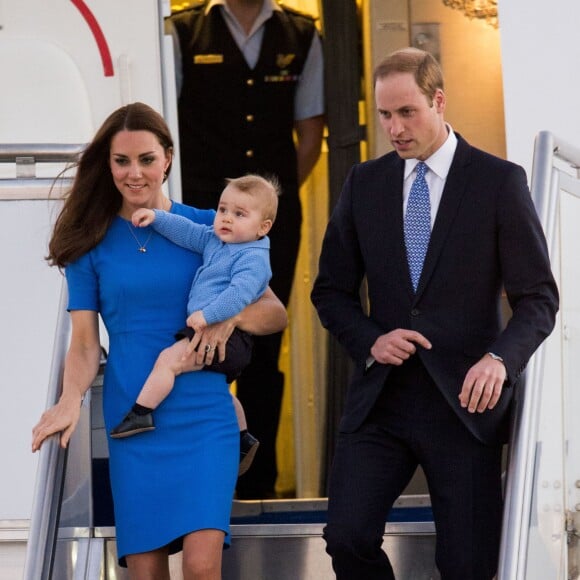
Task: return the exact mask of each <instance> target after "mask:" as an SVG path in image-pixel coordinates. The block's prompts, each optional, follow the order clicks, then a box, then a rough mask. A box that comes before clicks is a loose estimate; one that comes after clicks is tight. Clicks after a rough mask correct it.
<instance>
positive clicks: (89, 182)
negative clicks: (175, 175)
mask: <svg viewBox="0 0 580 580" xmlns="http://www.w3.org/2000/svg"><path fill="white" fill-rule="evenodd" d="M124 130H127V131H149V132H151V133H153V134H154V135H155V136H156V137H157V139H158V140H159V143H160V144H161V146H162V147H163V149H164V150H165V151H166V152H168V151H172V150H173V139H172V138H171V133H170V131H169V128H168V127H167V124H166V123H165V121H164V119H163V117H162V116H161V115H160V114H159V113H157V111H155V110H154V109H152V108H151V107H149V106H148V105H145V104H143V103H132V104H130V105H125V106H124V107H121V108H120V109H117V110H116V111H114V112H113V113H111V115H109V117H107V119H106V120H105V121H104V123H103V124H102V125H101V128H100V129H99V130H98V131H97V133H96V135H95V136H94V138H93V140H92V141H91V142H90V143H89V145H88V146H87V147H86V149H85V150H84V151H83V153H82V155H81V157H80V159H79V161H78V163H77V165H76V167H77V171H76V175H75V178H74V180H73V184H72V187H71V189H70V191H69V192H68V193H67V194H66V197H65V202H64V206H63V208H62V211H61V212H60V214H59V216H58V218H57V220H56V223H55V226H54V230H53V232H52V237H51V239H50V242H49V245H48V256H47V257H46V260H47V261H48V263H49V264H50V265H51V266H58V267H60V268H64V267H65V266H66V265H67V264H70V263H71V262H74V261H75V260H77V259H78V258H80V257H81V256H82V255H83V254H86V253H87V252H88V251H89V250H91V249H92V248H94V247H95V246H96V245H97V244H98V243H99V242H100V241H101V240H102V239H103V238H104V237H105V234H106V233H107V230H108V228H109V226H110V225H111V222H112V221H113V218H114V217H115V216H116V215H117V214H118V213H119V210H120V209H121V205H122V201H123V199H122V197H121V194H120V193H119V190H118V189H117V188H116V187H115V183H114V182H113V176H112V174H111V168H110V166H109V154H110V147H111V141H112V139H113V137H114V136H115V135H116V134H117V133H119V131H124ZM170 170H171V163H170V164H169V167H168V168H167V171H166V175H168V174H169V171H170Z"/></svg>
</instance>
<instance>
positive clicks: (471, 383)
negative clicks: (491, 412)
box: [459, 354, 507, 413]
mask: <svg viewBox="0 0 580 580" xmlns="http://www.w3.org/2000/svg"><path fill="white" fill-rule="evenodd" d="M506 378H507V371H506V368H505V365H504V364H503V363H502V362H501V361H499V360H496V359H493V358H492V357H491V356H489V355H488V354H486V355H485V356H483V357H482V358H481V360H480V361H479V362H477V363H476V364H475V365H473V366H472V367H471V368H470V369H469V371H467V374H466V375H465V380H464V381H463V386H462V387H461V393H459V401H460V403H461V406H462V407H463V408H464V409H465V408H466V407H467V410H468V411H469V412H470V413H475V411H477V412H478V413H483V412H484V411H485V410H486V409H493V408H494V407H495V406H496V405H497V402H498V401H499V398H500V397H501V393H502V391H503V385H504V383H505V380H506Z"/></svg>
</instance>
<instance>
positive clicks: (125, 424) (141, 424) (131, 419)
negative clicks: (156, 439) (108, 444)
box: [111, 411, 155, 439]
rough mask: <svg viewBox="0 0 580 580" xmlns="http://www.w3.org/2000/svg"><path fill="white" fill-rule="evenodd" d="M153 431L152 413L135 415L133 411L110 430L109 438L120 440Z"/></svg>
mask: <svg viewBox="0 0 580 580" xmlns="http://www.w3.org/2000/svg"><path fill="white" fill-rule="evenodd" d="M153 429H155V425H154V423H153V413H147V414H146V415H137V413H135V411H129V412H128V413H127V415H125V418H124V419H123V420H122V421H121V422H120V423H119V424H118V425H117V426H116V427H115V428H114V429H112V430H111V437H112V438H113V439H121V438H122V437H131V435H137V433H143V432H144V431H153Z"/></svg>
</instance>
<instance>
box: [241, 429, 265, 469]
mask: <svg viewBox="0 0 580 580" xmlns="http://www.w3.org/2000/svg"><path fill="white" fill-rule="evenodd" d="M259 446H260V442H259V441H258V440H257V439H256V438H255V437H254V436H253V435H252V434H251V433H248V432H247V431H245V432H244V433H240V467H239V469H238V477H239V476H240V475H244V473H246V471H248V469H250V466H251V465H252V461H254V457H255V455H256V451H258V447H259Z"/></svg>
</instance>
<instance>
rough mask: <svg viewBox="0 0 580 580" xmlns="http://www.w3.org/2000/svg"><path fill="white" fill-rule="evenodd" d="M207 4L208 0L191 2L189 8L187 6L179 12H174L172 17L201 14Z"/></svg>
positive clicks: (192, 0)
mask: <svg viewBox="0 0 580 580" xmlns="http://www.w3.org/2000/svg"><path fill="white" fill-rule="evenodd" d="M206 4H207V0H191V1H190V2H189V5H188V6H185V7H184V8H178V9H177V10H172V11H171V17H174V16H181V15H182V14H184V15H185V14H187V13H190V12H199V11H200V10H202V9H204V8H205V5H206Z"/></svg>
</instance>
